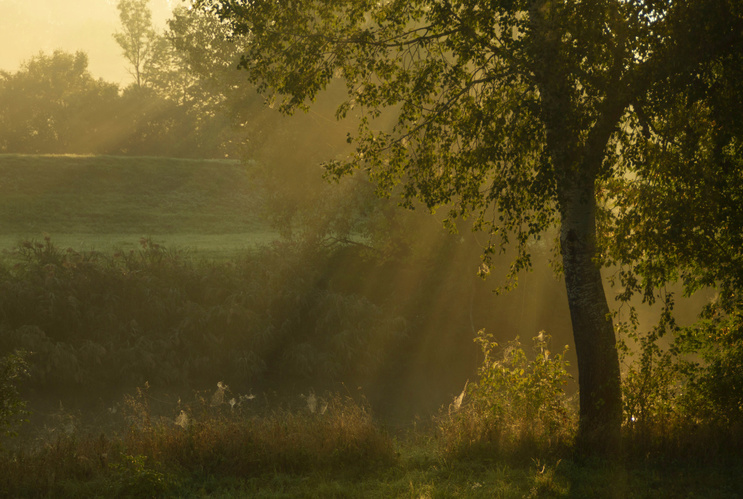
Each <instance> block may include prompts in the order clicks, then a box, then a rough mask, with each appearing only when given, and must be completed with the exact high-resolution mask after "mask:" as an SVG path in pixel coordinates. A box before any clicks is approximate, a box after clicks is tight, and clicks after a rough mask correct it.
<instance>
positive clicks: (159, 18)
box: [0, 0, 181, 84]
mask: <svg viewBox="0 0 743 499" xmlns="http://www.w3.org/2000/svg"><path fill="white" fill-rule="evenodd" d="M117 3H118V0H0V69H4V70H6V71H11V72H15V71H17V70H18V68H19V66H20V65H21V63H22V62H23V61H25V60H27V59H29V58H31V57H32V56H34V55H36V54H38V53H39V51H42V50H43V51H44V52H47V53H51V52H53V51H54V50H55V49H62V50H66V51H68V52H76V51H78V50H82V51H83V52H86V53H87V54H88V58H89V60H90V64H89V66H88V67H89V69H90V72H91V73H92V74H93V76H95V77H96V78H99V77H100V78H103V79H105V80H107V81H112V82H116V83H121V84H128V83H129V82H130V81H131V76H129V73H127V70H126V61H125V60H124V58H123V57H122V56H121V50H120V48H119V46H118V45H117V44H116V42H115V41H114V39H113V36H112V35H113V33H114V32H115V31H117V30H118V29H119V11H118V10H117V9H116V4H117ZM178 5H181V0H150V10H151V11H152V18H153V21H154V23H155V25H156V26H157V27H158V28H159V29H162V28H164V27H165V20H166V19H167V18H168V17H170V12H171V11H172V10H173V8H175V7H176V6H178Z"/></svg>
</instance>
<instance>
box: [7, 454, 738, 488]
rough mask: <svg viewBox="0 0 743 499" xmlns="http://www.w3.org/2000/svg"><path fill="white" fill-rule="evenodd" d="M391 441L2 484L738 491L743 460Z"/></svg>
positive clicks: (118, 467)
mask: <svg viewBox="0 0 743 499" xmlns="http://www.w3.org/2000/svg"><path fill="white" fill-rule="evenodd" d="M396 449H397V457H396V458H395V459H394V460H393V461H391V462H389V463H387V464H383V465H380V464H379V463H370V466H368V467H363V466H359V465H358V463H356V464H352V465H349V466H344V465H340V464H338V465H334V466H324V465H318V466H317V467H316V469H308V470H304V471H301V472H287V471H283V470H277V471H272V470H265V471H263V472H261V473H258V474H247V475H246V476H237V475H234V474H229V473H219V472H216V473H215V472H203V471H199V470H192V471H190V472H187V471H185V470H183V469H180V470H172V469H171V470H167V469H163V468H159V467H158V466H157V465H153V464H152V462H151V461H149V460H144V459H142V460H141V461H137V462H135V463H132V460H133V459H132V458H129V461H128V462H123V463H118V464H113V465H111V467H110V468H109V469H108V471H106V472H104V473H101V474H98V475H96V476H90V477H85V476H80V477H68V478H64V479H62V480H59V479H56V478H55V476H54V473H42V474H41V475H40V476H38V477H37V478H38V481H37V482H36V483H35V485H34V486H33V487H24V488H21V489H13V488H10V489H6V490H7V491H9V492H10V496H16V495H20V496H25V497H41V496H53V497H96V496H97V497H156V496H160V497H225V498H233V497H234V498H238V497H256V498H282V497H285V498H294V497H308V498H315V497H316V498H333V497H339V498H340V497H368V498H389V497H403V498H407V497H409V498H448V497H452V498H453V497H472V498H523V497H571V498H572V497H575V498H581V497H585V498H599V497H600V498H680V497H704V498H736V497H740V494H741V491H743V465H741V463H740V462H738V463H730V462H726V463H706V464H703V465H700V464H698V463H694V462H693V461H688V462H684V461H678V462H674V463H668V462H658V461H656V462H639V461H634V462H632V461H630V462H624V463H620V464H613V465H607V464H602V463H577V462H575V461H573V460H570V459H568V458H566V459H561V460H559V459H557V460H556V459H553V460H545V461H542V460H540V459H537V458H535V459H532V460H531V461H530V462H513V461H509V460H508V459H501V460H498V459H493V460H462V461H455V460H448V459H446V458H444V457H442V456H440V455H439V454H438V453H437V452H436V450H435V449H433V448H420V447H415V446H413V447H411V446H410V444H398V446H397V447H396ZM70 459H71V460H75V459H76V458H75V457H74V456H71V457H70ZM77 459H78V460H79V458H77Z"/></svg>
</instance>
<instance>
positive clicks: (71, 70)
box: [0, 0, 256, 158]
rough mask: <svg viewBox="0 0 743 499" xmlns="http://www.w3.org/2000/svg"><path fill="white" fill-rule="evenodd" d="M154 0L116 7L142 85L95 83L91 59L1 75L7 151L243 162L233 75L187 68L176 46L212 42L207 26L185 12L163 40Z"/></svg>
mask: <svg viewBox="0 0 743 499" xmlns="http://www.w3.org/2000/svg"><path fill="white" fill-rule="evenodd" d="M148 1H149V0H121V1H120V2H119V3H118V5H117V7H118V9H119V14H120V21H121V26H120V30H119V31H117V32H116V33H114V34H113V36H114V38H115V40H116V41H117V43H118V44H119V45H120V47H121V49H122V53H123V55H124V57H125V59H126V61H127V64H128V69H129V72H130V74H131V75H132V79H133V81H132V83H130V84H129V85H127V86H125V87H123V88H121V87H120V86H119V85H118V84H116V83H111V82H108V81H105V80H103V79H101V78H95V77H94V76H93V75H91V73H90V71H89V69H88V56H87V54H85V53H84V52H76V53H69V52H64V51H61V50H55V51H54V52H53V53H51V54H49V53H43V52H39V53H38V54H37V55H35V56H33V57H31V58H30V59H29V60H27V61H25V62H24V63H23V64H22V65H21V67H20V68H19V69H18V70H17V71H16V72H9V71H0V152H2V153H34V154H62V153H74V154H124V155H157V156H174V157H202V158H203V157H207V158H216V157H220V158H221V157H235V156H238V155H239V154H240V139H239V138H238V134H237V133H236V132H235V127H234V126H233V125H234V124H235V123H234V122H235V120H234V119H233V118H234V115H235V112H233V111H231V110H230V109H231V107H230V105H229V104H227V100H228V99H227V96H226V92H225V89H227V90H229V89H231V88H232V87H230V86H229V85H226V84H225V82H224V80H223V79H222V78H226V76H225V74H224V73H225V72H226V69H228V68H225V67H221V68H219V69H221V71H215V69H216V62H217V61H214V60H210V61H208V62H207V61H201V62H200V61H195V60H193V59H192V60H188V59H187V56H186V54H185V53H184V52H183V51H181V50H178V48H177V47H176V45H177V42H176V40H177V39H182V38H183V37H184V36H186V35H187V34H188V33H189V32H200V31H202V33H201V35H202V36H204V34H205V33H206V32H207V31H205V30H206V26H204V25H203V24H202V25H198V23H199V22H200V21H199V19H197V18H196V16H189V15H188V10H186V9H185V8H178V9H176V11H175V12H174V15H175V16H180V22H179V23H177V24H174V28H173V29H171V30H166V31H165V32H162V33H160V32H158V31H157V30H156V29H155V27H154V26H153V23H152V18H151V13H150V10H149V8H148ZM221 62H222V63H223V64H227V65H228V66H229V65H230V62H229V61H227V62H225V61H221ZM236 64H237V63H236V62H235V63H234V64H232V66H234V67H236ZM196 65H198V66H199V67H200V68H202V69H203V68H204V67H205V66H206V65H208V66H209V69H210V71H211V73H209V74H197V73H196V71H195V70H194V66H196ZM234 67H233V69H234ZM220 79H222V80H220ZM218 80H219V81H220V84H219V85H217V84H216V81H218ZM232 89H233V90H234V88H232ZM252 100H256V99H255V98H250V99H248V101H252ZM233 103H234V101H233ZM242 107H243V108H244V107H245V104H243V106H242ZM238 128H239V127H238Z"/></svg>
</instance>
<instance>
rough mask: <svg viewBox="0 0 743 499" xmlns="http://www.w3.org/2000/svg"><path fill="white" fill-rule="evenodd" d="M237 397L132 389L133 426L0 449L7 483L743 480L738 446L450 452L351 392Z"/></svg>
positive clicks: (447, 488) (287, 488)
mask: <svg viewBox="0 0 743 499" xmlns="http://www.w3.org/2000/svg"><path fill="white" fill-rule="evenodd" d="M217 393H218V392H217ZM236 398H237V399H239V402H236V401H235V399H231V400H226V399H225V400H221V401H219V402H218V403H215V398H214V397H213V396H212V397H210V396H208V395H207V396H205V397H204V396H199V397H197V398H196V400H195V401H193V402H190V403H186V404H181V402H180V401H179V403H178V406H177V408H171V409H172V410H171V411H170V413H171V414H175V413H176V412H177V411H179V415H178V416H177V417H175V418H173V417H165V416H157V415H156V414H155V413H153V411H152V410H151V408H150V405H149V402H150V401H151V397H150V396H149V395H148V392H147V390H146V389H145V390H142V389H140V390H137V394H136V395H134V396H128V397H127V398H126V409H125V410H124V413H125V416H124V418H125V419H124V420H125V421H126V425H125V426H124V427H122V428H121V430H119V431H118V432H117V431H114V432H113V433H112V432H107V433H106V434H103V433H97V434H96V433H95V431H94V430H92V429H91V430H89V431H88V433H83V432H82V431H80V432H73V433H68V434H65V433H64V431H60V432H57V434H56V436H54V435H55V434H54V432H51V433H49V432H48V431H47V432H46V436H44V437H41V436H38V437H37V438H36V439H29V440H25V441H24V442H21V443H19V442H11V443H12V444H13V445H12V446H6V447H5V450H4V451H0V496H3V497H220V498H221V497H224V498H242V497H254V498H282V497H285V498H295V497H306V498H336V497H337V498H342V497H364V498H390V497H400V498H411V499H413V498H414V499H420V498H450V497H451V498H455V497H467V498H470V497H471V498H524V497H555V498H561V497H565V498H582V497H585V498H622V499H624V498H680V497H687V498H690V497H704V498H736V497H740V496H741V493H743V459H741V455H740V453H733V454H729V453H728V454H719V455H716V456H713V458H710V456H707V457H706V458H705V459H699V458H697V457H695V456H691V455H687V456H681V455H678V454H665V455H656V456H655V457H653V458H649V457H642V456H639V455H632V456H625V457H624V458H621V459H619V460H617V461H615V462H612V463H607V462H602V461H591V460H585V459H583V460H575V459H574V458H573V456H572V451H571V450H570V449H569V448H567V447H560V448H554V447H550V446H549V445H544V444H542V445H541V446H540V447H536V448H535V447H533V445H532V444H533V442H531V443H527V444H526V446H524V445H521V446H519V444H518V442H517V443H516V445H515V446H514V447H512V448H511V450H510V451H507V452H503V451H497V450H494V449H493V450H491V451H486V452H483V450H484V448H483V447H482V446H478V447H477V452H476V453H474V454H473V453H469V454H468V453H467V452H465V453H464V454H462V453H458V454H454V453H452V452H451V451H448V450H446V448H445V447H444V446H442V438H441V437H442V435H441V431H442V428H441V427H437V428H435V427H429V428H427V429H422V428H416V429H414V430H410V431H408V432H406V433H401V434H400V435H397V436H393V435H391V434H390V433H389V432H387V431H385V430H384V428H383V427H381V426H380V425H379V423H377V422H376V421H375V420H374V419H373V418H372V417H371V414H370V412H369V411H368V409H367V408H366V406H365V405H364V404H363V403H359V402H357V401H355V400H353V399H351V398H350V397H346V396H338V395H325V396H322V397H317V398H315V396H314V395H312V397H311V398H312V400H310V397H307V398H306V402H307V403H306V404H304V405H299V406H297V405H295V406H294V407H292V408H288V407H287V408H282V409H270V408H269V407H268V406H264V407H259V406H256V405H253V403H254V401H253V400H252V398H251V399H250V400H248V399H246V398H245V397H236ZM46 430H48V428H46ZM39 435H41V433H39ZM7 443H8V442H6V444H7ZM525 449H528V452H531V454H528V453H526V452H523V451H524V450H525ZM514 451H515V452H514Z"/></svg>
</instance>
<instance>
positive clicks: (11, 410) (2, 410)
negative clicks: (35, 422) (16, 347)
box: [0, 351, 28, 437]
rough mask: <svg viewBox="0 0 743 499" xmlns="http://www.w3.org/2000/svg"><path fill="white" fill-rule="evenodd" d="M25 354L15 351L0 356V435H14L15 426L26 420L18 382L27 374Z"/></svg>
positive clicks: (26, 413)
mask: <svg viewBox="0 0 743 499" xmlns="http://www.w3.org/2000/svg"><path fill="white" fill-rule="evenodd" d="M25 357H26V354H25V353H24V352H22V351H16V352H14V353H12V354H9V355H6V356H5V357H3V358H0V437H2V436H6V437H7V436H14V435H15V431H14V430H15V427H16V426H17V425H19V424H20V423H23V422H25V421H26V417H27V416H28V412H27V411H26V402H25V401H24V400H22V399H21V396H20V393H19V391H18V383H19V382H20V381H21V380H22V379H23V378H25V377H26V376H28V366H27V364H26V360H25Z"/></svg>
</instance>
